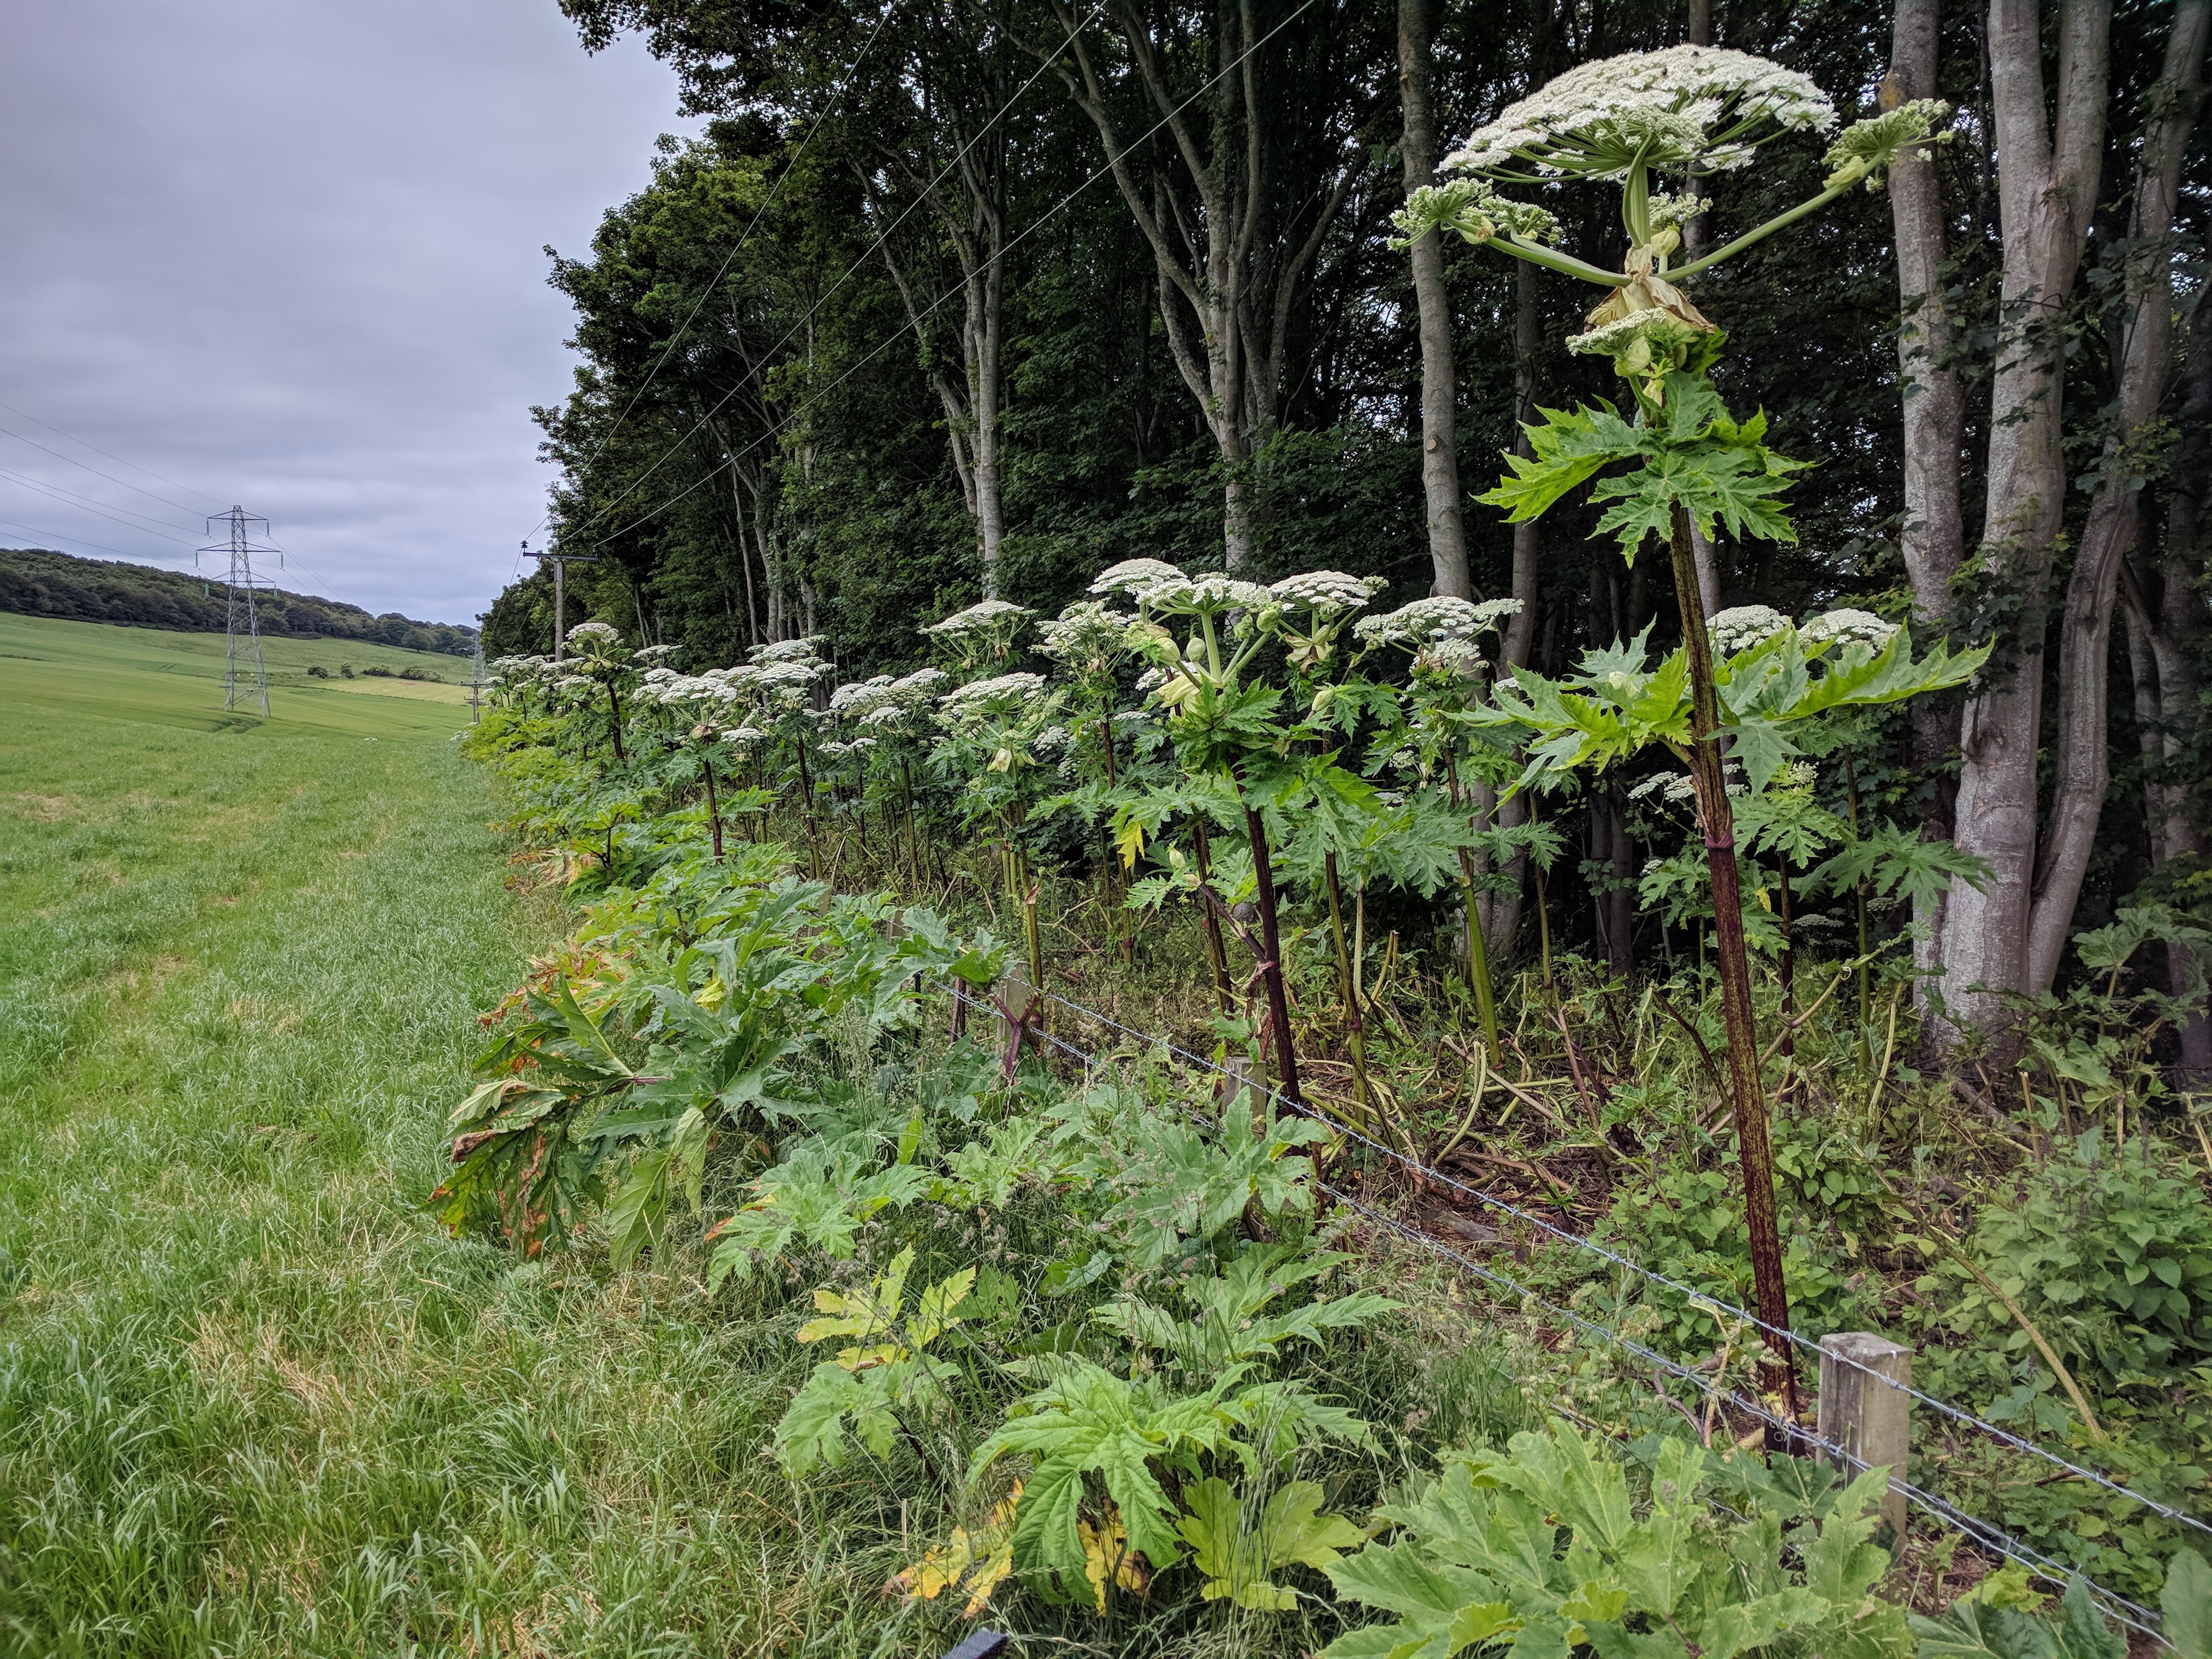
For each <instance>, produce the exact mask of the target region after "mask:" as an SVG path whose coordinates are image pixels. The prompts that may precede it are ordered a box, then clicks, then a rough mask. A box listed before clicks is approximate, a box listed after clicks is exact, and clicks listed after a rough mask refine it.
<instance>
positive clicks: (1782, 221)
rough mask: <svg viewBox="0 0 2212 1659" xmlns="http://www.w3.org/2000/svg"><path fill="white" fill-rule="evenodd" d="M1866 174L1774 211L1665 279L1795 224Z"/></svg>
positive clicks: (1706, 267) (1728, 255) (1677, 277)
mask: <svg viewBox="0 0 2212 1659" xmlns="http://www.w3.org/2000/svg"><path fill="white" fill-rule="evenodd" d="M1864 177H1865V175H1864V174H1863V173H1862V174H1860V175H1859V179H1863V178H1864ZM1859 179H1851V180H1850V183H1848V184H1842V185H1837V186H1836V187H1835V188H1834V189H1833V190H1824V191H1821V192H1820V194H1819V195H1818V196H1815V197H1813V198H1812V200H1810V201H1808V202H1800V203H1799V204H1797V205H1796V207H1794V208H1791V209H1790V211H1789V212H1787V213H1778V214H1776V215H1775V216H1774V217H1772V218H1771V219H1769V220H1768V221H1767V222H1765V224H1763V225H1759V226H1755V227H1753V228H1752V229H1750V230H1747V231H1746V232H1744V234H1742V235H1741V236H1739V237H1737V238H1736V239H1735V240H1734V241H1733V242H1727V243H1723V245H1722V246H1719V247H1717V248H1715V249H1714V250H1713V251H1712V252H1711V253H1708V254H1705V255H1704V256H1702V257H1701V258H1695V259H1692V260H1691V261H1690V263H1689V264H1686V265H1678V266H1676V267H1675V268H1674V270H1670V271H1668V273H1667V280H1668V282H1670V283H1680V281H1681V280H1682V279H1683V278H1684V277H1685V276H1696V275H1697V274H1698V273H1699V271H1701V270H1711V269H1712V267H1713V266H1715V265H1717V264H1720V262H1721V261H1722V260H1723V259H1727V258H1733V257H1734V256H1735V255H1736V254H1739V253H1741V252H1743V251H1744V249H1746V248H1747V247H1749V246H1751V245H1752V244H1753V243H1754V242H1763V241H1765V240H1766V239H1767V238H1768V237H1770V236H1771V235H1773V234H1774V233H1775V232H1776V231H1778V230H1780V229H1781V228H1783V227H1784V226H1785V225H1794V224H1796V222H1797V221H1799V220H1800V219H1802V218H1803V217H1804V216H1806V215H1807V214H1808V213H1818V212H1819V211H1820V210H1821V209H1822V208H1824V207H1826V206H1827V205H1828V204H1829V203H1831V202H1832V201H1834V200H1835V199H1836V198H1837V197H1838V196H1841V195H1843V194H1844V191H1848V190H1850V189H1851V188H1852V186H1853V185H1857V184H1858V182H1859Z"/></svg>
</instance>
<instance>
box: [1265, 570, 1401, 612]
mask: <svg viewBox="0 0 2212 1659" xmlns="http://www.w3.org/2000/svg"><path fill="white" fill-rule="evenodd" d="M1389 585H1390V583H1389V578H1387V577H1383V576H1347V575H1346V574H1344V572H1342V571H1341V570H1304V571H1301V572H1299V573H1298V574H1297V575H1295V576H1285V577H1284V578H1283V580H1280V581H1279V582H1277V583H1275V584H1274V585H1273V586H1271V587H1269V588H1268V589H1267V592H1269V593H1271V594H1273V596H1274V598H1275V599H1277V600H1278V601H1279V602H1280V603H1282V604H1284V605H1304V607H1305V608H1306V609H1308V610H1309V611H1332V612H1333V611H1363V610H1364V609H1366V606H1367V602H1368V601H1369V600H1370V599H1373V598H1374V597H1375V596H1376V594H1377V593H1380V592H1382V591H1383V589H1384V588H1386V587H1388V586H1389Z"/></svg>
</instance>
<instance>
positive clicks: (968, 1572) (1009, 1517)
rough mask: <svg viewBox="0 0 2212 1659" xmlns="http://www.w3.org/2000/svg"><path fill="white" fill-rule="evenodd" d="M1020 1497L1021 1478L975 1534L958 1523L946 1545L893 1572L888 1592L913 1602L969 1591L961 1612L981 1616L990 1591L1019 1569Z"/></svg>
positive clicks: (886, 1586) (887, 1587)
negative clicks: (1016, 1520)
mask: <svg viewBox="0 0 2212 1659" xmlns="http://www.w3.org/2000/svg"><path fill="white" fill-rule="evenodd" d="M1021 1501H1022V1485H1021V1482H1020V1481H1018V1480H1017V1481H1016V1482H1015V1483H1014V1489H1013V1490H1012V1492H1008V1493H1007V1494H1006V1496H1005V1497H1004V1498H1000V1500H999V1502H998V1503H997V1504H995V1505H994V1506H993V1508H992V1510H991V1518H990V1520H989V1521H988V1522H986V1523H985V1524H984V1525H983V1526H981V1527H979V1528H976V1530H975V1532H974V1533H973V1534H970V1533H969V1532H968V1530H967V1529H966V1528H962V1527H955V1528H953V1529H952V1536H951V1540H950V1541H948V1542H947V1543H946V1544H945V1547H943V1548H942V1549H933V1550H929V1551H927V1552H925V1553H923V1555H922V1558H921V1560H919V1561H916V1562H915V1563H914V1564H913V1565H911V1566H908V1567H904V1568H902V1569H901V1570H900V1571H897V1572H896V1573H894V1574H893V1575H892V1576H891V1578H890V1583H886V1584H885V1585H884V1595H897V1596H901V1597H902V1598H904V1599H905V1600H906V1601H908V1602H913V1601H935V1600H936V1599H937V1598H938V1597H939V1595H943V1594H944V1593H945V1591H947V1590H954V1589H966V1590H967V1592H968V1602H967V1605H966V1606H965V1607H962V1608H961V1610H960V1611H961V1613H962V1614H963V1616H964V1617H966V1618H969V1619H974V1618H977V1617H979V1616H981V1613H983V1611H984V1609H985V1608H987V1607H989V1606H990V1604H991V1593H992V1592H993V1591H994V1590H995V1589H998V1587H999V1586H1000V1584H1001V1583H1004V1582H1005V1581H1006V1575H1007V1574H1009V1573H1010V1572H1012V1571H1013V1570H1014V1545H1013V1537H1014V1511H1015V1510H1016V1508H1017V1507H1018V1505H1019V1504H1020V1503H1021ZM963 1579H964V1580H965V1581H966V1583H964V1584H963V1583H962V1581H963Z"/></svg>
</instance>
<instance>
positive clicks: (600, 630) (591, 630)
mask: <svg viewBox="0 0 2212 1659" xmlns="http://www.w3.org/2000/svg"><path fill="white" fill-rule="evenodd" d="M621 638H622V635H621V634H620V633H619V632H618V631H617V630H616V629H613V628H611V627H610V626H608V625H607V624H606V623H603V622H580V623H577V624H576V625H575V626H574V628H572V629H569V630H568V643H569V644H571V645H581V644H583V643H584V642H585V641H586V640H605V641H606V642H607V643H608V644H610V645H612V644H615V643H616V642H617V641H619V640H620V639H621Z"/></svg>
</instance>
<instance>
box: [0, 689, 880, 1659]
mask: <svg viewBox="0 0 2212 1659" xmlns="http://www.w3.org/2000/svg"><path fill="white" fill-rule="evenodd" d="M4 757H5V760H6V763H7V764H6V767H5V773H6V775H7V776H8V777H9V779H10V780H11V785H12V787H11V788H10V790H9V794H8V797H7V798H6V799H4V800H0V901H4V905H0V914H4V915H6V916H7V917H8V919H9V920H8V921H7V922H6V924H5V926H4V927H0V1022H4V1024H0V1091H4V1100H5V1110H4V1115H0V1251H4V1255H0V1292H3V1293H4V1295H5V1297H6V1300H5V1303H4V1304H0V1305H4V1312H5V1324H4V1328H0V1642H4V1644H5V1646H6V1649H7V1650H8V1651H10V1652H15V1653H22V1654H38V1655H73V1654H116V1655H122V1654H133V1655H136V1654H161V1655H167V1654H198V1653H209V1654H214V1653H222V1654H226V1655H230V1654H237V1655H250V1654H262V1653H270V1654H274V1653H285V1654H293V1653H298V1654H368V1653H376V1654H383V1653H395V1652H422V1653H455V1654H483V1653H490V1652H515V1653H539V1652H545V1653H562V1654H569V1653H576V1654H585V1653H589V1654H601V1653H605V1654H632V1653H635V1654H646V1653H652V1654H671V1653H694V1652H696V1653H702V1654H704V1653H714V1654H723V1653H732V1652H760V1653H765V1652H771V1651H788V1652H821V1653H840V1652H862V1651H872V1650H873V1648H874V1644H875V1642H876V1639H877V1635H878V1632H877V1631H876V1629H875V1628H874V1626H877V1625H878V1624H880V1623H882V1622H883V1620H885V1619H888V1618H889V1617H890V1609H888V1608H884V1604H882V1603H881V1602H880V1601H878V1598H877V1597H876V1595H875V1594H874V1592H875V1590H876V1589H877V1588H878V1586H880V1584H881V1583H882V1582H883V1578H884V1576H885V1575H886V1574H887V1573H888V1571H890V1570H891V1568H892V1567H893V1566H894V1565H896V1563H895V1562H893V1561H892V1560H891V1559H890V1556H891V1554H892V1553H894V1552H895V1547H896V1517H892V1518H891V1520H890V1524H889V1526H888V1527H881V1528H878V1529H877V1530H875V1532H874V1533H873V1534H872V1536H869V1535H853V1534H852V1526H851V1523H850V1521H849V1519H848V1517H843V1516H838V1515H836V1513H834V1511H833V1512H831V1513H829V1514H827V1515H821V1516H815V1515H808V1514H804V1513H793V1510H792V1506H791V1504H790V1500H789V1498H788V1496H787V1487H786V1486H784V1483H783V1482H782V1480H781V1478H780V1477H772V1476H771V1474H770V1472H769V1469H768V1468H767V1466H765V1465H763V1464H762V1463H761V1462H759V1460H758V1457H757V1446H758V1443H759V1440H760V1437H761V1436H762V1434H763V1430H764V1426H765V1425H766V1424H770V1423H773V1422H774V1420H775V1417H776V1416H777V1415H778V1414H779V1413H780V1412H781V1408H782V1403H783V1401H784V1400H785V1399H786V1398H787V1394H788V1382H787V1379H786V1378H785V1377H784V1376H783V1375H782V1372H783V1370H785V1369H786V1368H787V1366H789V1365H791V1364H793V1363H794V1362H793V1358H791V1356H793V1349H792V1347H791V1345H790V1344H789V1342H788V1341H787V1340H766V1339H765V1338H764V1337H763V1334H762V1333H761V1331H760V1329H759V1328H758V1326H757V1323H755V1322H752V1321H750V1320H747V1319H744V1318H742V1317H740V1318H738V1319H734V1320H730V1319H712V1320H710V1319H708V1318H707V1317H705V1316H704V1315H705V1310H704V1304H702V1302H701V1301H700V1300H699V1299H698V1297H696V1293H694V1292H692V1291H690V1289H689V1288H688V1287H687V1286H686V1285H685V1284H684V1282H683V1280H682V1279H681V1278H680V1277H678V1272H679V1271H680V1267H681V1264H678V1267H675V1268H671V1270H670V1271H668V1272H664V1273H659V1274H632V1275H627V1276H623V1277H621V1278H616V1279H605V1276H604V1275H601V1276H599V1278H594V1277H593V1276H592V1274H590V1273H584V1272H580V1271H578V1270H577V1269H575V1268H574V1267H562V1266H559V1265H554V1266H547V1265H541V1264H532V1263H520V1262H517V1261H514V1260H513V1259H512V1258H510V1257H509V1256H507V1255H504V1254H502V1253H500V1252H497V1251H494V1250H491V1249H487V1248H485V1247H483V1246H482V1245H479V1244H476V1243H467V1242H457V1241H453V1240H451V1239H448V1238H447V1237H444V1236H443V1235H442V1234H441V1233H439V1232H438V1231H436V1230H435V1229H434V1228H433V1227H432V1226H431V1225H429V1224H428V1222H427V1220H426V1219H425V1218H423V1217H422V1214H421V1213H420V1206H421V1203H422V1199H423V1198H424V1197H425V1196H426V1195H427V1194H428V1191H429V1189H430V1188H431V1186H432V1185H433V1184H434V1183H435V1180H436V1179H437V1175H438V1170H437V1166H436V1163H435V1157H436V1148H437V1140H438V1134H437V1132H438V1129H439V1127H440V1126H441V1122H442V1120H443V1116H444V1113H445V1110H446V1109H447V1106H448V1105H449V1104H450V1103H451V1102H452V1100H453V1098H454V1097H455V1095H456V1093H457V1087H458V1085H459V1079H462V1077H463V1075H464V1067H465V1061H466V1059H467V1057H468V1054H469V1053H470V1051H471V1048H472V1047H473V1046H474V1044H475V1042H476V1040H477V1030H476V1025H475V1021H474V1018H473V1016H474V1014H475V1013H476V1012H477V1010H479V1009H480V1008H483V1007H486V1006H490V1005H491V1004H492V1003H493V1002H494V1001H495V1000H497V998H498V997H499V995H500V994H501V993H502V992H503V991H504V990H505V989H506V988H507V987H509V986H510V985H512V983H513V981H514V979H515V977H516V975H518V973H519V972H520V969H521V968H522V965H523V961H524V958H525V957H526V953H527V951H529V950H530V949H531V948H532V947H533V946H539V945H542V944H543V943H544V941H546V940H547V939H550V937H551V936H552V935H553V933H555V932H556V929H557V927H558V921H557V918H556V916H554V915H552V914H551V913H550V909H549V908H547V907H546V906H544V904H542V903H538V902H532V901H531V900H529V899H527V898H526V897H523V896H518V895H517V894H515V893H513V892H511V891H509V890H507V889H506V888H505V886H503V884H502V880H501V878H502V874H503V866H502V861H501V849H500V848H498V847H497V846H496V845H495V842H494V840H493V838H492V836H490V834H489V832H488V831H487V829H486V828H485V824H486V821H487V819H488V818H489V817H491V816H492V814H493V812H494V811H495V804H494V803H493V802H492V801H491V800H490V799H489V798H488V796H487V793H486V790H487V786H486V784H485V782H484V781H483V775H482V774H481V772H480V771H478V770H477V769H475V768H472V767H470V766H468V765H466V764H465V763H462V762H460V761H459V759H458V758H456V757H453V755H452V753H451V752H450V747H449V746H448V745H445V744H427V743H419V742H417V743H404V744H403V743H395V742H386V743H382V744H364V743H362V742H360V741H358V740H354V741H350V742H349V741H345V740H331V739H329V738H312V737H298V736H285V735H283V734H282V733H281V732H279V731H278V730H277V729H276V728H274V727H264V728H263V729H262V730H260V731H258V732H232V733H222V734H205V733H197V732H179V731H176V730H173V729H165V728H161V727H155V726H139V725H133V724H127V723H121V722H118V723H112V724H96V725H91V726H87V725H85V724H83V723H72V724H70V725H69V726H48V727H37V726H33V727H30V728H28V729H26V728H25V727H23V726H18V727H17V729H16V730H15V731H14V732H11V733H9V736H8V739H7V747H6V749H5V751H4ZM879 1608H881V1609H883V1611H882V1612H880V1613H878V1609H879ZM856 1610H857V1612H856Z"/></svg>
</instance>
